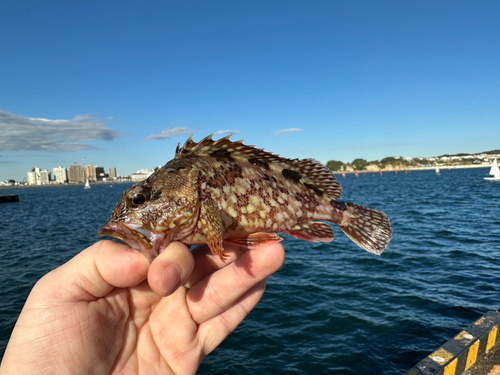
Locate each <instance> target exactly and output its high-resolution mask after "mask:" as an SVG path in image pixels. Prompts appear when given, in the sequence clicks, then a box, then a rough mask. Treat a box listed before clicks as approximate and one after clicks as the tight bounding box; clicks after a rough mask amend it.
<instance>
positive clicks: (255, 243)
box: [226, 232, 283, 248]
mask: <svg viewBox="0 0 500 375" xmlns="http://www.w3.org/2000/svg"><path fill="white" fill-rule="evenodd" d="M226 241H228V242H234V243H237V244H240V245H244V246H247V247H250V248H252V247H254V248H255V247H260V246H264V245H270V244H273V243H279V242H281V241H283V238H282V237H281V236H279V235H278V234H277V233H268V232H256V233H250V234H249V235H248V236H245V237H237V238H228V239H227V240H226Z"/></svg>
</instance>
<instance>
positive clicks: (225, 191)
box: [98, 136, 392, 260]
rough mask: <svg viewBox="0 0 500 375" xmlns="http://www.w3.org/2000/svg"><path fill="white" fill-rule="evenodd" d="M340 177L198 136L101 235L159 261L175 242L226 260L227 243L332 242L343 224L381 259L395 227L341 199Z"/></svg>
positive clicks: (312, 163) (139, 189)
mask: <svg viewBox="0 0 500 375" xmlns="http://www.w3.org/2000/svg"><path fill="white" fill-rule="evenodd" d="M341 194H342V188H341V186H340V184H339V182H338V181H337V179H336V178H335V176H334V175H333V173H332V172H331V171H330V170H329V169H328V168H327V167H326V166H324V165H323V164H321V163H320V162H318V161H316V160H314V159H286V158H282V157H280V156H278V155H276V154H272V153H270V152H266V151H264V150H263V149H258V148H255V147H254V146H249V145H245V144H243V142H242V141H231V140H230V136H228V137H225V138H222V139H219V140H216V141H214V140H213V139H212V136H208V137H206V138H204V139H203V140H201V141H200V142H198V143H196V142H194V141H193V139H192V136H191V137H190V138H189V139H188V140H187V141H186V142H185V144H184V145H183V146H182V147H180V145H179V146H177V149H176V153H175V158H174V159H172V160H171V161H169V162H168V163H167V164H165V165H164V166H163V167H162V168H160V169H159V170H157V171H156V172H155V173H154V174H152V175H151V176H150V177H149V178H148V179H146V180H145V181H142V182H139V183H138V184H136V185H134V186H132V187H131V188H130V189H128V190H127V191H125V192H124V193H123V195H122V198H121V202H120V203H118V204H116V205H115V208H114V210H113V212H112V214H111V218H110V219H109V220H108V222H107V223H106V224H105V225H104V227H103V228H101V229H100V230H99V232H98V233H99V234H100V235H108V236H112V237H114V238H117V239H119V240H121V241H123V242H125V243H127V244H128V245H129V246H131V247H133V248H134V249H136V250H138V251H141V252H142V253H144V254H145V255H146V256H147V257H148V258H149V259H150V260H152V259H154V257H156V256H157V255H158V254H159V253H160V252H161V251H162V250H163V249H164V248H165V247H166V246H167V245H168V244H169V243H170V242H171V241H181V242H183V243H185V244H187V245H197V244H208V246H209V248H210V250H211V251H212V253H213V254H216V255H219V256H220V257H221V259H223V260H224V259H225V254H224V242H228V241H229V242H235V243H240V244H245V245H247V246H260V245H262V244H266V243H272V242H278V241H280V240H281V239H282V238H281V237H280V236H279V235H278V234H277V233H278V232H281V233H284V234H287V235H289V236H292V237H295V238H299V239H302V240H306V241H311V242H329V241H332V240H333V238H334V234H333V230H332V227H331V226H330V225H329V224H328V223H325V222H324V221H329V222H332V223H335V224H337V225H338V226H339V227H340V228H341V229H342V231H343V232H344V233H345V234H346V235H347V236H348V237H349V238H350V239H351V240H352V241H353V242H355V243H356V244H357V245H358V246H359V247H361V248H363V249H365V250H367V251H369V252H371V253H374V254H381V253H382V252H383V251H384V250H385V249H386V247H387V245H388V243H389V241H390V239H391V235H392V229H391V226H390V223H389V219H388V218H387V216H386V215H385V214H384V213H383V212H380V211H377V210H374V209H371V208H367V207H363V206H359V205H357V204H354V203H351V202H340V201H338V199H339V198H340V196H341Z"/></svg>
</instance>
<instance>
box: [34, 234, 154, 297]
mask: <svg viewBox="0 0 500 375" xmlns="http://www.w3.org/2000/svg"><path fill="white" fill-rule="evenodd" d="M148 267H149V262H148V261H147V259H146V258H144V255H142V254H140V253H138V252H136V251H133V250H131V249H130V248H129V247H128V246H126V245H122V244H118V243H116V242H113V241H99V242H97V243H96V244H94V245H92V246H90V247H89V248H87V249H85V250H83V251H82V252H81V253H79V254H77V255H76V256H75V257H74V258H72V259H71V260H69V261H68V262H67V263H65V264H63V265H62V266H60V267H59V268H56V269H55V270H53V271H52V272H49V273H48V274H47V275H45V276H44V277H43V278H42V279H40V280H39V281H38V283H37V285H36V286H35V288H37V287H38V288H40V287H49V288H51V287H52V288H54V289H53V290H54V292H53V293H51V295H52V297H51V298H50V299H51V300H52V302H54V299H58V300H59V301H67V302H69V301H81V300H87V301H91V300H94V299H96V298H100V297H103V296H105V295H107V294H108V293H110V292H111V291H112V290H113V289H114V288H128V287H132V286H135V285H137V284H139V283H141V282H142V281H143V280H145V279H146V276H147V273H148ZM32 295H33V293H32ZM45 302H48V301H47V300H46V301H45Z"/></svg>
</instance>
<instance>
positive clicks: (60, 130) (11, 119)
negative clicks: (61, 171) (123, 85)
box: [0, 110, 124, 152]
mask: <svg viewBox="0 0 500 375" xmlns="http://www.w3.org/2000/svg"><path fill="white" fill-rule="evenodd" d="M122 135H124V133H122V132H119V131H118V130H114V129H110V128H107V127H106V126H104V124H103V121H102V120H101V119H99V118H96V117H92V116H90V115H84V116H80V115H78V116H75V117H74V118H73V119H70V120H50V119H45V118H30V117H23V116H19V115H16V114H13V113H10V112H6V111H2V110H0V151H53V152H55V151H81V150H89V149H95V148H96V147H94V146H91V145H87V144H84V143H81V142H88V141H95V140H105V141H111V140H113V139H115V138H118V137H120V136H122Z"/></svg>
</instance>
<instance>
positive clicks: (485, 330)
mask: <svg viewBox="0 0 500 375" xmlns="http://www.w3.org/2000/svg"><path fill="white" fill-rule="evenodd" d="M499 325H500V312H499V311H490V312H487V313H486V314H484V315H483V317H482V318H480V319H479V320H477V321H476V322H475V323H474V324H472V325H470V326H469V327H467V328H466V330H465V331H462V332H460V333H459V334H458V335H456V336H455V337H454V338H453V339H451V340H450V341H448V342H447V343H446V344H444V345H443V346H442V347H441V348H439V349H438V350H436V351H435V352H433V353H431V354H430V355H429V356H427V357H426V358H425V359H423V360H422V361H420V362H419V363H417V364H416V365H415V366H414V367H413V368H412V369H411V370H410V371H408V372H407V373H406V375H460V374H462V373H463V372H465V371H466V370H467V369H469V367H471V366H472V365H473V364H474V363H476V361H477V360H478V359H479V358H481V356H483V355H484V354H485V353H487V352H489V351H490V350H491V349H492V348H493V347H494V346H495V345H497V344H500V334H498V326H499Z"/></svg>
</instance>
